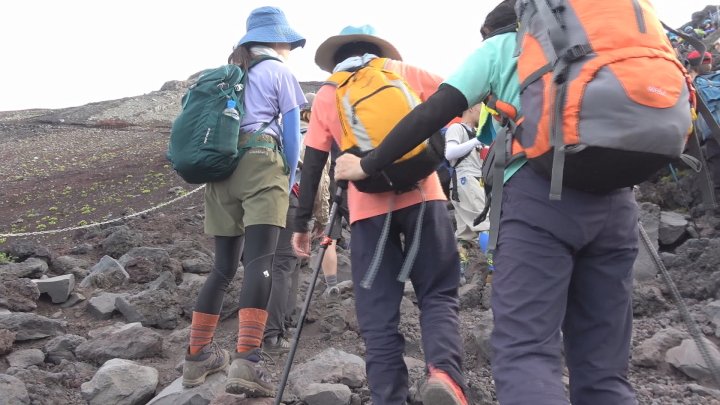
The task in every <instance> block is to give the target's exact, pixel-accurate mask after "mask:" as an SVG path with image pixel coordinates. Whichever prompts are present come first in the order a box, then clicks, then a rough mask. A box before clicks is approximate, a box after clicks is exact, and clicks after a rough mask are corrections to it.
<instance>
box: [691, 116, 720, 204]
mask: <svg viewBox="0 0 720 405" xmlns="http://www.w3.org/2000/svg"><path fill="white" fill-rule="evenodd" d="M688 152H689V155H690V156H692V157H694V158H695V159H697V160H699V161H700V162H701V167H702V169H701V170H700V172H699V173H698V174H699V175H700V182H701V183H702V184H701V185H700V192H701V193H702V197H703V202H704V203H705V209H706V210H713V209H715V208H716V207H717V201H715V192H714V190H713V189H714V187H713V180H712V178H711V177H710V170H708V164H707V160H705V155H704V154H703V151H702V147H701V146H700V138H699V137H698V131H697V126H696V125H693V131H692V133H691V134H690V139H689V140H688ZM691 167H692V166H691Z"/></svg>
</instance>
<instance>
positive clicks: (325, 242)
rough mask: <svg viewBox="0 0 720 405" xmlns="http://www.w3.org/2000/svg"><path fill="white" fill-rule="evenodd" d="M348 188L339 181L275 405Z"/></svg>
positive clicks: (344, 182) (288, 373)
mask: <svg viewBox="0 0 720 405" xmlns="http://www.w3.org/2000/svg"><path fill="white" fill-rule="evenodd" d="M346 188H347V181H342V180H341V181H338V182H337V190H336V191H335V198H333V204H332V207H331V208H330V219H329V221H328V223H327V225H325V230H324V231H323V234H324V235H323V239H322V241H321V242H320V250H319V251H318V254H317V260H316V261H315V263H313V266H314V268H313V274H312V281H311V282H310V285H309V286H308V290H307V293H306V294H305V303H304V304H303V308H302V311H301V312H300V319H299V320H298V325H297V328H296V329H295V336H294V338H293V342H292V346H290V352H289V353H288V358H287V360H286V361H285V369H284V370H283V374H282V378H281V379H280V385H279V386H278V392H277V394H276V395H275V405H280V402H281V401H282V396H283V393H284V392H285V385H287V380H288V377H289V376H290V369H291V368H292V362H293V359H294V358H295V351H296V350H297V346H298V342H299V341H300V334H301V333H302V329H303V324H304V323H305V317H306V316H307V312H308V309H309V308H310V301H311V300H312V295H313V292H314V291H315V283H316V282H317V278H318V274H320V267H321V265H322V261H323V257H325V251H326V250H327V248H328V246H330V245H331V244H332V242H333V240H332V238H331V237H330V235H332V232H333V231H334V230H335V218H336V217H337V216H338V215H339V214H340V205H341V204H342V199H343V190H345V189H346Z"/></svg>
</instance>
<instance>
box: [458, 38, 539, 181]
mask: <svg viewBox="0 0 720 405" xmlns="http://www.w3.org/2000/svg"><path fill="white" fill-rule="evenodd" d="M515 41H516V34H515V33H514V32H510V33H507V34H501V35H498V36H495V37H492V38H490V39H488V40H487V41H484V42H483V43H482V45H480V47H479V48H478V49H477V50H475V52H473V53H472V54H471V55H470V56H469V57H468V58H467V59H465V62H463V64H462V65H461V66H460V67H459V68H458V69H457V70H455V72H454V73H452V74H451V75H450V77H448V79H447V80H445V82H444V83H445V84H447V85H450V86H453V87H454V88H456V89H458V90H459V91H460V92H461V93H462V94H463V95H464V96H465V98H466V99H467V103H468V106H473V105H475V104H478V103H480V102H482V101H483V100H485V98H486V97H487V96H488V95H489V94H493V95H495V97H497V98H498V99H500V100H502V101H504V102H506V103H510V104H512V106H513V107H515V109H516V110H517V111H518V112H520V83H519V81H518V75H517V57H515V56H513V55H514V54H515V45H516V42H515ZM493 125H496V128H495V129H496V130H499V128H497V122H495V121H494V120H493ZM487 137H488V135H485V137H483V136H481V137H480V142H482V143H485V144H490V143H491V142H492V141H493V139H487ZM483 138H485V139H483ZM525 162H526V160H525V159H519V160H517V161H516V162H514V163H513V164H512V165H510V166H508V167H507V168H506V169H505V180H504V181H507V180H508V179H509V178H510V177H511V176H512V175H513V174H515V172H517V171H518V169H520V167H522V165H523V164H525Z"/></svg>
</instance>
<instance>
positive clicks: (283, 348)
mask: <svg viewBox="0 0 720 405" xmlns="http://www.w3.org/2000/svg"><path fill="white" fill-rule="evenodd" d="M262 348H263V350H264V351H265V352H267V353H269V354H282V353H287V352H289V351H290V341H288V340H287V339H285V338H284V337H282V336H280V335H277V336H271V337H269V338H267V339H263V347H262Z"/></svg>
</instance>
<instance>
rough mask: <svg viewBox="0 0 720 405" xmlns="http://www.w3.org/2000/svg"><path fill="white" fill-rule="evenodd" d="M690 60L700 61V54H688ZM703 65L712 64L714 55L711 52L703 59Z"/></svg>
mask: <svg viewBox="0 0 720 405" xmlns="http://www.w3.org/2000/svg"><path fill="white" fill-rule="evenodd" d="M687 58H688V60H698V59H700V52H698V51H692V52H690V53H688V54H687ZM703 63H712V55H711V54H710V52H705V57H704V58H703Z"/></svg>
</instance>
